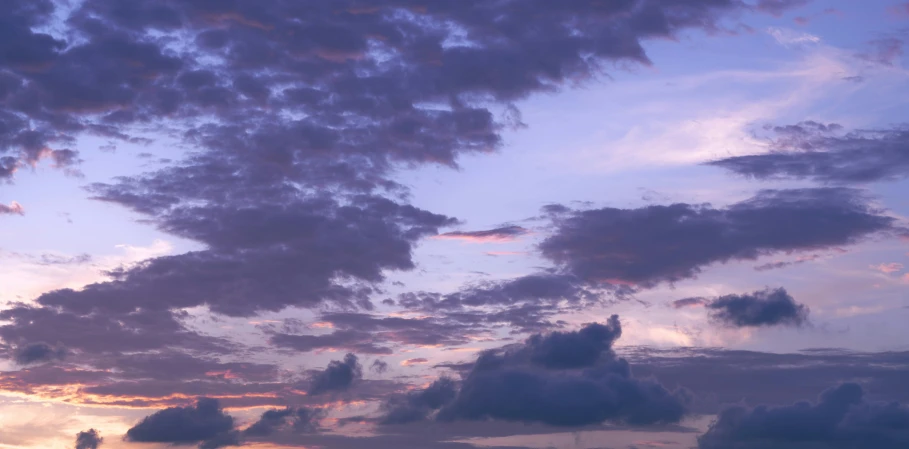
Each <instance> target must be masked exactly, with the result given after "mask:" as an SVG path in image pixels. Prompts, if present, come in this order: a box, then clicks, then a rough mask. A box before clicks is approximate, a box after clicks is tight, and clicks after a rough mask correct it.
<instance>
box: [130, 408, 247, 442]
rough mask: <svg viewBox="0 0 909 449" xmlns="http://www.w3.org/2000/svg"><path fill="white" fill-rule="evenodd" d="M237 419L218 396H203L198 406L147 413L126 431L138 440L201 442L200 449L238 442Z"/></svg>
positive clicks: (132, 438)
mask: <svg viewBox="0 0 909 449" xmlns="http://www.w3.org/2000/svg"><path fill="white" fill-rule="evenodd" d="M233 427H234V419H233V418H232V417H231V416H230V415H228V414H226V413H224V411H222V410H221V406H220V404H219V403H218V401H217V400H216V399H209V398H200V399H199V400H198V401H197V402H196V405H195V406H190V407H172V408H167V409H164V410H161V411H159V412H156V413H154V414H152V415H149V416H147V417H145V418H144V419H143V420H142V421H140V422H139V423H138V424H136V425H135V426H133V427H131V428H130V429H129V430H128V431H127V432H126V440H127V441H131V442H136V443H171V444H193V443H199V447H200V448H201V449H207V448H215V447H220V446H227V445H235V444H237V443H236V441H235V438H234V437H233V436H232V432H233Z"/></svg>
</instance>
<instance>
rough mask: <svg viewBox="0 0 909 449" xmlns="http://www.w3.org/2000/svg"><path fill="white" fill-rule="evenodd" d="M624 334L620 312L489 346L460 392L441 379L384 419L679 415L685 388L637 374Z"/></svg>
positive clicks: (560, 421) (573, 419) (395, 404)
mask: <svg viewBox="0 0 909 449" xmlns="http://www.w3.org/2000/svg"><path fill="white" fill-rule="evenodd" d="M620 335H621V324H620V323H619V320H618V316H615V315H614V316H612V317H611V318H610V319H609V321H608V322H607V323H606V324H605V325H603V324H597V323H592V324H588V325H586V326H584V327H583V328H582V329H580V330H579V331H573V332H553V333H550V334H545V335H542V334H537V335H533V336H531V337H530V338H528V339H527V340H526V341H525V342H524V343H522V344H518V345H513V346H506V347H504V348H500V349H498V350H490V351H486V352H484V353H482V354H481V355H480V356H479V358H478V359H477V361H476V363H475V364H474V365H473V367H472V369H471V371H470V372H469V373H468V374H467V375H466V376H465V378H464V380H463V381H462V382H461V384H460V388H459V389H458V390H457V393H454V392H453V384H452V382H450V381H448V380H444V379H441V380H439V381H437V382H436V383H434V384H432V385H430V386H429V387H428V388H427V389H426V390H423V391H419V392H415V393H410V394H408V395H407V396H404V397H403V398H394V399H392V400H390V401H389V402H388V403H386V405H385V407H384V409H385V412H386V414H385V415H384V417H383V418H382V420H381V422H384V423H387V424H399V423H405V422H410V421H416V420H420V419H425V418H427V417H429V416H434V417H435V419H437V420H441V421H450V420H487V419H495V420H504V421H519V422H538V423H544V424H549V425H554V426H581V425H587V424H598V423H602V422H604V421H607V420H608V421H615V422H624V423H628V424H635V425H641V424H656V423H674V422H677V421H679V420H680V419H681V418H682V416H683V415H684V413H685V410H686V404H687V402H688V401H689V397H688V395H687V393H686V392H685V391H682V390H680V391H675V392H670V391H668V390H666V389H665V388H664V387H663V386H661V385H660V384H658V383H657V382H656V381H653V380H648V379H637V378H635V377H633V376H632V374H631V369H630V367H629V365H628V362H626V361H625V360H624V359H621V358H617V357H616V355H615V353H614V352H613V351H612V345H613V343H614V342H615V340H617V339H618V337H619V336H620ZM449 398H450V400H449ZM446 401H448V402H447V403H446ZM437 409H438V411H437V412H434V411H435V410H437Z"/></svg>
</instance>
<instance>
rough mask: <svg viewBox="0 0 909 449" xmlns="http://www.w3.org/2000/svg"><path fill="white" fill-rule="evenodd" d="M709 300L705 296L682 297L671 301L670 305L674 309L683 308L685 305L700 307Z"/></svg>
mask: <svg viewBox="0 0 909 449" xmlns="http://www.w3.org/2000/svg"><path fill="white" fill-rule="evenodd" d="M709 302H710V301H709V300H708V299H707V298H701V297H692V298H682V299H677V300H675V301H672V303H671V305H672V307H673V308H674V309H684V308H685V307H700V306H703V305H706V304H708V303H709Z"/></svg>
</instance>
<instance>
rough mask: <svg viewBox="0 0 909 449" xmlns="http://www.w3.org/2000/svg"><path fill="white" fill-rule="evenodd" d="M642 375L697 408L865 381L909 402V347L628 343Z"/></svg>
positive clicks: (885, 395) (878, 393) (712, 409)
mask: <svg viewBox="0 0 909 449" xmlns="http://www.w3.org/2000/svg"><path fill="white" fill-rule="evenodd" d="M622 355H623V356H624V357H626V358H627V359H628V360H629V361H630V362H631V363H632V365H633V366H634V372H635V373H636V374H637V375H638V376H645V377H646V376H656V377H658V378H659V380H660V381H661V382H662V383H663V384H664V385H667V386H670V387H675V386H684V387H685V388H686V389H688V390H690V391H691V392H692V394H693V395H694V401H693V402H692V403H691V407H692V411H693V412H696V413H702V414H716V413H718V412H719V411H720V410H721V409H722V408H723V406H725V405H728V404H742V403H745V404H751V405H757V404H771V405H787V404H791V403H792V400H793V398H808V397H813V396H815V395H816V394H817V390H818V387H817V386H818V385H837V384H839V383H843V382H861V383H862V384H863V385H865V386H866V387H867V388H868V390H869V392H868V395H869V399H870V400H874V401H903V402H909V385H907V384H906V382H905V379H904V377H905V376H904V373H905V372H906V370H909V353H907V352H881V353H868V352H854V351H846V350H841V349H814V350H805V351H800V352H796V353H765V352H755V351H741V350H730V349H709V348H684V349H671V350H659V349H655V348H623V351H622Z"/></svg>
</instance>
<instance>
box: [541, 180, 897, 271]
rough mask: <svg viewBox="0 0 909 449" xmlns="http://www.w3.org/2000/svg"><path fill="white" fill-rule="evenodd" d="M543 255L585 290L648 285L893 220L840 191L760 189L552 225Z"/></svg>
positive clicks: (842, 239)
mask: <svg viewBox="0 0 909 449" xmlns="http://www.w3.org/2000/svg"><path fill="white" fill-rule="evenodd" d="M554 220H555V224H556V229H555V231H554V233H553V234H552V235H551V236H549V237H548V238H546V239H545V240H544V241H543V242H542V243H541V244H540V249H541V251H542V254H543V255H544V256H545V257H547V258H548V259H550V260H552V261H553V262H555V263H557V264H558V266H559V267H560V269H562V270H563V271H565V272H566V273H569V274H571V275H574V276H577V277H578V278H581V279H584V280H585V281H587V282H590V283H601V284H615V285H628V284H631V285H634V286H644V287H648V286H653V285H655V284H658V283H660V282H674V281H680V280H683V279H689V278H693V277H695V276H697V274H698V273H700V272H701V271H702V270H703V269H704V268H705V267H707V266H709V265H712V264H716V263H724V262H728V261H737V260H754V259H756V258H758V257H760V256H764V255H770V254H777V253H781V252H795V251H810V250H817V249H824V248H829V247H835V246H839V245H848V244H852V243H856V242H859V241H861V240H862V239H864V238H867V237H870V236H872V235H875V234H878V233H886V232H894V231H896V229H897V228H896V227H895V225H894V219H893V218H891V217H888V216H886V215H884V214H883V212H882V211H880V210H877V209H875V208H873V207H872V206H871V205H870V204H869V200H868V199H867V198H865V196H864V194H863V193H862V192H861V191H858V190H853V189H847V188H813V189H794V190H764V191H761V192H759V193H758V194H757V195H756V196H754V197H752V198H750V199H748V200H745V201H742V202H739V203H735V204H732V205H730V206H728V207H725V208H714V207H711V206H709V205H692V204H681V203H680V204H672V205H669V206H647V207H643V208H639V209H616V208H603V209H592V210H580V211H574V212H572V213H571V214H569V215H564V216H560V217H556V218H554Z"/></svg>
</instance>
